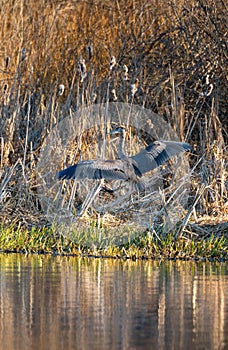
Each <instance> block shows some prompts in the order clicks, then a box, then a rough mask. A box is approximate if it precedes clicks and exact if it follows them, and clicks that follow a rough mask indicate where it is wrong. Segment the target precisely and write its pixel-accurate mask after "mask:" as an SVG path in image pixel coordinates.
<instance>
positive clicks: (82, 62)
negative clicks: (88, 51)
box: [78, 58, 87, 83]
mask: <svg viewBox="0 0 228 350" xmlns="http://www.w3.org/2000/svg"><path fill="white" fill-rule="evenodd" d="M78 71H79V73H80V74H81V83H82V82H83V81H84V79H85V78H86V76H87V72H86V64H85V60H84V59H82V58H80V60H79V62H78Z"/></svg>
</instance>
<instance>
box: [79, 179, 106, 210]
mask: <svg viewBox="0 0 228 350" xmlns="http://www.w3.org/2000/svg"><path fill="white" fill-rule="evenodd" d="M103 183H104V179H101V180H100V181H99V182H98V183H96V184H95V186H94V187H93V189H92V191H91V192H90V193H88V194H87V196H86V198H85V200H84V202H83V204H82V207H81V210H80V212H79V213H78V216H82V215H83V214H84V213H85V212H86V210H87V209H88V208H89V206H90V205H91V203H92V202H93V200H94V198H95V197H96V195H97V194H98V193H99V192H100V190H101V187H102V186H103Z"/></svg>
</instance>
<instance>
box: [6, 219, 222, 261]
mask: <svg viewBox="0 0 228 350" xmlns="http://www.w3.org/2000/svg"><path fill="white" fill-rule="evenodd" d="M91 229H93V236H91ZM98 236H99V230H98V229H97V234H95V228H90V229H84V231H81V232H75V235H73V232H72V233H71V235H70V236H64V235H63V234H59V233H57V231H56V230H55V229H54V228H46V227H44V228H42V229H37V228H32V229H31V230H26V229H22V228H20V227H18V228H15V227H12V226H11V227H8V228H3V227H1V228H0V252H4V253H5V252H8V253H25V254H34V253H35V254H52V255H74V256H88V257H106V258H123V259H133V260H135V259H163V260H164V259H174V260H176V259H180V260H189V259H195V260H201V259H204V260H205V259H206V260H207V259H209V260H219V261H224V260H227V258H228V241H227V239H226V238H225V237H224V236H221V237H215V236H213V235H211V236H210V237H209V238H207V239H205V238H199V237H195V236H194V237H195V238H191V239H190V238H186V237H185V238H183V237H181V238H177V239H176V238H175V232H173V233H170V234H168V235H164V236H163V235H161V236H160V237H159V238H158V237H157V236H155V235H152V234H151V233H149V232H144V233H141V234H140V235H136V232H134V231H132V230H131V231H130V229H129V230H128V231H126V232H125V236H124V237H125V239H124V240H123V242H120V241H118V244H116V243H117V242H116V241H115V240H114V238H115V237H114V238H113V240H110V239H109V241H108V240H106V241H104V239H103V238H102V239H101V240H100V241H99V240H98ZM88 237H90V241H89V240H88ZM127 237H128V239H127ZM91 238H92V239H94V242H92V241H91Z"/></svg>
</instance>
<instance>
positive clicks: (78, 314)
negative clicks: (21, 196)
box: [0, 254, 228, 350]
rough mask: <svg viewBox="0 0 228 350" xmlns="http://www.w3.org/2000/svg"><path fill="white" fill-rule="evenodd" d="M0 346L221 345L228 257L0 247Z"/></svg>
mask: <svg viewBox="0 0 228 350" xmlns="http://www.w3.org/2000/svg"><path fill="white" fill-rule="evenodd" d="M0 349H4V350H11V349H12V350H17V349H18V350H26V349H29V350H33V349H37V350H38V349H39V350H46V349H47V350H59V349H64V350H68V349H83V350H84V349H91V350H92V349H98V350H100V349H115V350H116V349H117V350H118V349H159V350H160V349H174V350H177V349H181V350H182V349H188V350H189V349H202V350H203V349H213V350H215V349H228V264H227V263H218V264H216V263H196V262H154V261H141V262H140V261H139V262H137V261H136V262H133V261H121V260H111V259H83V258H74V257H69V258H67V257H49V256H48V257H45V256H29V257H26V256H21V255H11V254H10V255H5V254H0Z"/></svg>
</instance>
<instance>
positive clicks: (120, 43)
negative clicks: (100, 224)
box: [0, 0, 228, 224]
mask: <svg viewBox="0 0 228 350" xmlns="http://www.w3.org/2000/svg"><path fill="white" fill-rule="evenodd" d="M226 15H227V12H226V5H225V2H224V1H221V0H220V1H219V0H215V1H212V0H208V1H205V0H200V1H198V0H197V1H195V0H182V1H175V0H174V1H170V2H166V1H161V2H158V1H155V0H152V1H151V0H150V1H149V0H131V1H123V0H120V1H99V0H97V1H92V0H91V1H90V0H88V1H67V0H66V1H58V0H56V1H54V0H50V1H42V0H37V1H36V2H34V1H32V0H26V1H24V0H1V7H0V23H1V27H0V28H1V32H0V37H1V41H0V89H1V92H2V93H1V101H0V107H1V117H0V131H1V135H0V136H1V154H0V156H1V159H0V178H1V188H0V197H1V201H0V206H1V213H2V214H1V216H2V218H3V220H4V222H6V223H9V222H11V221H13V222H17V223H18V222H21V221H23V222H26V223H27V222H35V223H36V224H37V223H39V222H40V219H39V215H38V213H39V204H38V203H37V201H36V196H35V190H34V188H35V179H34V169H35V164H36V159H37V157H39V149H40V147H41V146H42V142H43V140H44V138H45V136H46V134H47V133H48V132H49V130H50V129H51V128H52V127H53V126H54V125H55V124H56V123H57V122H58V120H60V119H61V118H62V117H63V116H64V115H66V114H67V113H69V111H74V110H77V109H78V108H79V107H81V106H83V105H86V104H88V103H91V102H92V101H93V99H94V96H95V95H96V103H100V102H106V101H107V100H108V99H110V100H111V99H112V98H113V96H111V95H110V96H108V95H107V87H108V84H110V85H111V88H115V90H116V94H117V97H118V101H123V102H128V101H129V98H130V97H129V96H130V95H129V92H130V84H132V82H134V81H135V79H136V78H138V79H139V83H140V88H139V91H138V93H137V94H136V95H135V99H134V103H137V104H140V105H144V106H145V107H146V108H150V109H151V110H153V111H154V112H156V113H158V114H160V115H162V116H163V117H164V118H165V119H166V120H167V121H168V122H169V123H170V124H171V125H172V126H173V128H174V129H175V130H176V131H177V133H178V135H179V137H180V139H181V140H186V141H187V142H189V143H190V144H191V145H192V146H193V147H194V155H193V156H192V159H191V161H192V164H193V165H194V164H196V163H197V161H198V160H200V161H199V163H198V166H197V167H196V169H195V175H194V178H193V188H192V194H193V196H194V193H195V192H197V188H199V187H200V186H201V185H202V184H205V185H206V190H205V191H204V193H203V196H202V198H201V201H200V203H199V204H198V212H199V215H202V214H204V215H210V216H211V217H213V218H214V217H219V216H220V215H221V214H222V217H223V219H224V217H225V220H227V187H228V185H227V183H228V180H227V179H228V177H227V164H228V155H227V154H228V152H227V149H228V146H227V141H228V121H227V115H228V111H227V106H228V103H227V102H228V101H227V52H228V50H227V43H228V41H227V16H226ZM88 45H90V46H91V47H92V48H93V54H92V57H89V55H88V50H87V48H88ZM23 49H26V55H25V59H23V57H22V52H23ZM113 55H114V56H115V58H116V60H117V66H116V69H115V71H114V72H113V73H112V75H111V76H110V69H109V62H110V58H111V56H113ZM80 57H83V58H84V59H85V61H86V65H87V71H88V75H87V77H86V79H85V80H84V82H83V83H82V82H80V79H81V77H80V74H79V72H78V61H79V60H80ZM123 64H126V65H127V66H128V69H129V73H128V75H129V82H125V81H124V80H123V69H122V67H123ZM207 76H208V79H209V84H213V90H212V92H211V93H210V94H209V93H207V92H208V89H209V84H206V83H207ZM59 84H64V85H65V91H64V94H63V95H62V96H59V94H58V86H59ZM110 91H111V89H110ZM20 165H21V166H20Z"/></svg>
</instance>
